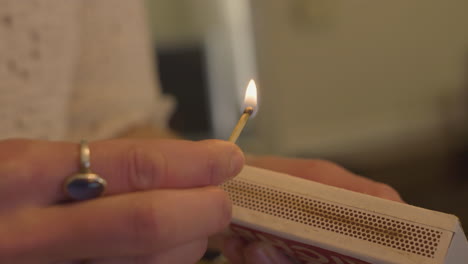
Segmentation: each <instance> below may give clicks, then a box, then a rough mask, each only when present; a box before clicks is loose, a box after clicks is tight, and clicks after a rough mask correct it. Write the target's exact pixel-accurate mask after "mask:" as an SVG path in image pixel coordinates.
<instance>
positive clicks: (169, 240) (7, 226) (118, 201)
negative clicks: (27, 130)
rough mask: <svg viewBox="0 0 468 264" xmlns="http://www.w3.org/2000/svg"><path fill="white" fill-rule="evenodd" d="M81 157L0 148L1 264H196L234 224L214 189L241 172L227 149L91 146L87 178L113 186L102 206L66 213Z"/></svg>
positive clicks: (40, 147)
mask: <svg viewBox="0 0 468 264" xmlns="http://www.w3.org/2000/svg"><path fill="white" fill-rule="evenodd" d="M78 149H79V148H78V144H72V143H64V142H47V141H31V140H6V141H0V201H1V202H0V263H10V264H16V263H63V262H68V261H76V260H82V259H86V260H87V262H86V263H193V262H195V261H196V260H198V259H199V258H200V257H201V256H202V255H203V253H204V251H205V248H206V243H207V238H208V236H210V235H212V234H214V233H217V232H219V231H221V230H223V229H224V228H225V227H226V226H227V225H228V224H229V221H230V218H231V204H230V201H229V199H228V197H227V195H226V193H224V192H223V191H222V190H220V189H219V188H218V187H212V185H218V184H220V183H221V182H223V181H225V180H226V179H228V178H230V177H233V176H235V175H236V174H237V173H238V172H239V171H240V170H241V168H242V166H243V164H244V157H243V154H242V152H241V151H240V150H239V148H237V147H236V146H235V145H233V144H231V143H227V142H223V141H216V140H208V141H202V142H189V141H181V140H145V141H143V140H109V141H100V142H94V143H91V144H90V149H91V170H92V171H93V172H94V173H97V174H99V175H100V176H101V177H103V178H105V179H106V180H107V190H106V193H105V196H103V197H100V198H96V199H93V200H88V201H83V202H71V203H64V201H65V200H66V199H67V197H66V196H65V195H64V192H63V190H62V184H63V182H64V181H65V179H66V178H67V177H68V176H69V175H72V174H74V173H76V172H77V171H78V167H79V153H78ZM210 186H211V187H210Z"/></svg>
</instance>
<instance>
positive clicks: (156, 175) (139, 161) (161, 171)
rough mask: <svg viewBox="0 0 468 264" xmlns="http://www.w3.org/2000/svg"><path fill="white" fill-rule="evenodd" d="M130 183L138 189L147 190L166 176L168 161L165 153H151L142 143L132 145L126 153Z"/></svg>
mask: <svg viewBox="0 0 468 264" xmlns="http://www.w3.org/2000/svg"><path fill="white" fill-rule="evenodd" d="M125 164H126V170H125V171H126V174H127V178H128V183H129V185H130V186H131V187H133V188H134V189H136V190H147V189H150V188H154V187H156V186H157V185H158V180H162V179H164V177H165V174H166V171H167V162H166V158H165V156H164V154H163V153H161V152H156V153H150V152H149V151H148V150H147V149H146V148H144V147H143V146H141V145H132V146H131V147H130V149H129V150H128V151H127V155H125Z"/></svg>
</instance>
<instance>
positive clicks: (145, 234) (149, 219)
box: [131, 201, 167, 252]
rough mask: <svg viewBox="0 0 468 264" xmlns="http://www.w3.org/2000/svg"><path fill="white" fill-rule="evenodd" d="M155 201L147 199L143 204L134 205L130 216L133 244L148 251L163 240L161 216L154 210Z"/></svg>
mask: <svg viewBox="0 0 468 264" xmlns="http://www.w3.org/2000/svg"><path fill="white" fill-rule="evenodd" d="M155 207H156V203H155V202H152V201H149V202H147V203H145V205H140V206H135V208H134V209H133V213H132V216H131V221H132V222H133V223H132V226H133V234H132V237H133V239H132V241H133V243H134V246H135V247H136V248H137V249H138V250H139V251H140V250H141V251H143V252H148V251H151V250H153V249H154V248H155V247H157V246H158V245H159V244H160V243H161V241H164V239H165V237H166V238H167V236H165V233H164V229H163V228H161V217H159V215H158V213H157V212H158V210H156V208H155Z"/></svg>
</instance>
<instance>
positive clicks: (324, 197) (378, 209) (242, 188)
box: [222, 166, 468, 264]
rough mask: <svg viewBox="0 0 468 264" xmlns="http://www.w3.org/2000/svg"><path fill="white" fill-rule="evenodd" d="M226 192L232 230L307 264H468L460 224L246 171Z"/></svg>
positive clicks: (285, 177)
mask: <svg viewBox="0 0 468 264" xmlns="http://www.w3.org/2000/svg"><path fill="white" fill-rule="evenodd" d="M222 187H223V188H224V189H225V190H226V191H227V192H228V193H229V194H230V196H231V199H232V201H233V205H234V207H233V221H232V225H231V231H232V232H234V233H236V234H237V235H239V236H240V237H242V238H243V239H245V240H250V241H253V240H261V241H264V242H267V243H269V244H271V245H273V246H275V247H276V248H278V249H280V250H281V251H282V252H283V253H285V254H286V255H288V256H289V257H291V258H292V259H294V260H295V261H296V262H297V263H304V264H306V263H307V264H322V263H323V264H325V263H330V264H367V263H372V264H377V263H394V264H406V263H408V264H409V263H411V264H416V263H418V264H435V263H450V264H452V263H453V264H458V263H460V264H462V263H463V264H466V263H468V243H467V240H466V237H465V234H464V233H463V230H462V228H461V226H460V223H459V221H458V218H457V217H455V216H453V215H449V214H445V213H440V212H435V211H431V210H427V209H423V208H419V207H415V206H411V205H407V204H403V203H398V202H394V201H388V200H384V199H381V198H377V197H373V196H369V195H365V194H360V193H356V192H352V191H348V190H344V189H340V188H336V187H332V186H327V185H324V184H320V183H317V182H313V181H308V180H304V179H300V178H297V177H293V176H290V175H286V174H282V173H277V172H272V171H268V170H264V169H259V168H254V167H249V166H246V167H245V168H244V170H243V171H242V172H241V173H240V175H239V176H237V177H236V178H234V179H232V180H230V181H228V182H226V183H225V184H223V185H222Z"/></svg>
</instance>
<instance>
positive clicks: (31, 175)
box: [0, 139, 244, 206]
mask: <svg viewBox="0 0 468 264" xmlns="http://www.w3.org/2000/svg"><path fill="white" fill-rule="evenodd" d="M90 150H91V171H92V172H93V173H96V174H99V175H100V176H101V177H103V178H104V179H106V181H107V190H106V192H105V195H112V194H118V193H124V192H132V191H141V190H149V189H156V188H189V187H200V186H207V185H217V184H220V183H221V182H223V181H225V180H226V179H228V178H230V177H233V176H235V175H237V174H238V173H239V172H240V170H241V169H242V167H243V164H244V156H243V154H242V152H241V150H240V149H239V148H238V147H237V146H236V145H234V144H232V143H229V142H225V141H220V140H205V141H199V142H193V141H183V140H136V139H117V140H106V141H98V142H92V143H91V144H90ZM78 168H79V147H78V144H76V143H67V142H48V141H31V140H9V141H3V142H1V143H0V198H1V199H4V200H5V199H6V200H9V201H15V202H20V201H22V202H25V201H26V202H34V203H36V204H37V203H39V204H49V203H54V202H57V201H61V200H64V199H66V196H65V193H64V192H63V189H62V184H63V182H64V181H65V179H66V178H67V177H68V176H70V175H73V174H74V173H77V172H78ZM10 205H11V206H14V204H13V203H12V204H10Z"/></svg>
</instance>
